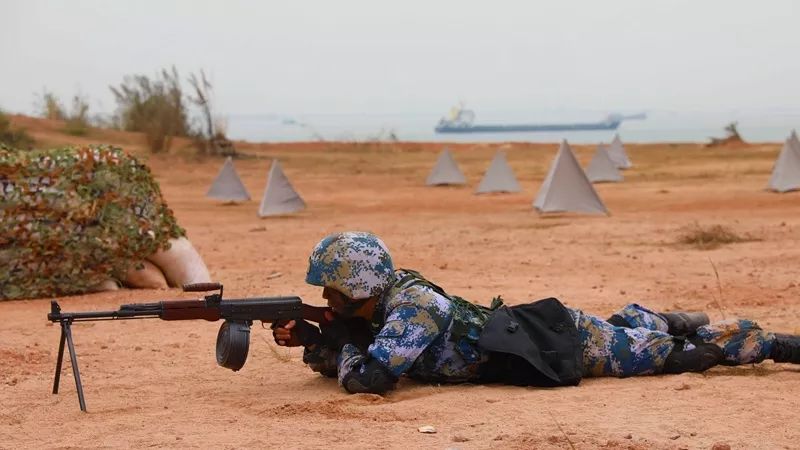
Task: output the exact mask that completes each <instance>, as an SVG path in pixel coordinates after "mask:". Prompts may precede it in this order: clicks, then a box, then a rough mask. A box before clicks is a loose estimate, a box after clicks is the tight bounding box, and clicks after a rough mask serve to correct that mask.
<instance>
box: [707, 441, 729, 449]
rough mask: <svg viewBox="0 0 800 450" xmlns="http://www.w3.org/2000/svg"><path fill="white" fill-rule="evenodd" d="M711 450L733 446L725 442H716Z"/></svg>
mask: <svg viewBox="0 0 800 450" xmlns="http://www.w3.org/2000/svg"><path fill="white" fill-rule="evenodd" d="M711 450H731V446H730V445H728V444H726V443H724V442H715V443H714V445H712V446H711Z"/></svg>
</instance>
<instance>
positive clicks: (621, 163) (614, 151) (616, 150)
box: [607, 134, 633, 169]
mask: <svg viewBox="0 0 800 450" xmlns="http://www.w3.org/2000/svg"><path fill="white" fill-rule="evenodd" d="M607 150H608V156H609V157H610V158H611V161H614V165H616V166H617V169H630V168H631V167H633V165H632V164H631V161H630V160H629V159H628V154H627V153H625V146H624V145H622V139H620V138H619V134H615V135H614V140H613V141H611V145H609V146H608V149H607Z"/></svg>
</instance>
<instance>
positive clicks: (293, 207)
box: [258, 159, 306, 217]
mask: <svg viewBox="0 0 800 450" xmlns="http://www.w3.org/2000/svg"><path fill="white" fill-rule="evenodd" d="M305 207H306V202H304V201H303V199H302V198H300V195H299V194H298V193H297V191H295V190H294V188H293V187H292V184H291V183H289V179H288V178H286V175H284V173H283V170H282V169H281V164H280V163H279V162H278V160H277V159H275V160H273V161H272V167H270V169H269V176H268V177H267V187H266V189H264V197H263V198H262V199H261V206H260V207H259V208H258V215H259V217H266V216H277V215H281V214H289V213H293V212H297V211H300V210H302V209H305Z"/></svg>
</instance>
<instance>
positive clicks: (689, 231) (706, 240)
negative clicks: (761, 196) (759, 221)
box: [678, 222, 759, 250]
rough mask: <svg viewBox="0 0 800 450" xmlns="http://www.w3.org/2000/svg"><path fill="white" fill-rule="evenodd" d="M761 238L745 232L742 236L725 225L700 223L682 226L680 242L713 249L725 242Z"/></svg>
mask: <svg viewBox="0 0 800 450" xmlns="http://www.w3.org/2000/svg"><path fill="white" fill-rule="evenodd" d="M757 240H759V239H756V238H754V237H753V236H750V235H749V234H745V235H744V236H740V235H738V234H736V233H735V232H733V230H731V229H730V228H728V227H726V226H723V225H709V226H702V225H700V224H698V223H696V222H695V223H694V224H693V225H689V226H686V227H683V228H681V235H680V236H679V237H678V243H679V244H685V245H690V246H692V247H694V248H696V249H699V250H711V249H715V248H718V247H720V246H722V245H725V244H733V243H737V242H751V241H757Z"/></svg>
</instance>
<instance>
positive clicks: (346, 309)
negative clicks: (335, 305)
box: [339, 297, 372, 318]
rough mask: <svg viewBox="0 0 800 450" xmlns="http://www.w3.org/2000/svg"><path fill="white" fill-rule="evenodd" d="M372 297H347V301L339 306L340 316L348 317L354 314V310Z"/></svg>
mask: <svg viewBox="0 0 800 450" xmlns="http://www.w3.org/2000/svg"><path fill="white" fill-rule="evenodd" d="M371 298H372V297H367V298H362V299H360V300H355V299H352V298H351V299H349V301H348V302H347V303H345V304H344V306H343V307H342V308H341V312H340V313H339V315H340V316H342V317H345V318H350V317H353V316H355V315H356V311H358V310H359V309H361V307H362V306H364V305H366V304H367V302H368V301H370V299H371Z"/></svg>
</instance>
